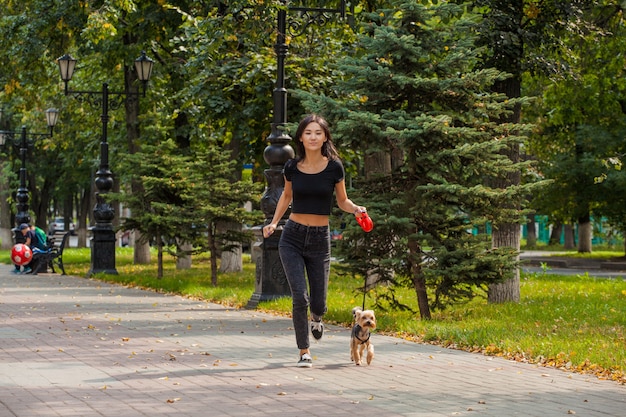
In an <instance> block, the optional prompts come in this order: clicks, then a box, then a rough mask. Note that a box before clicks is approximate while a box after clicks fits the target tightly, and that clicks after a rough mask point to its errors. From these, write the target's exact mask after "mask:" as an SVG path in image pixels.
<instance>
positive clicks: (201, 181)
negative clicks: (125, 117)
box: [115, 140, 258, 284]
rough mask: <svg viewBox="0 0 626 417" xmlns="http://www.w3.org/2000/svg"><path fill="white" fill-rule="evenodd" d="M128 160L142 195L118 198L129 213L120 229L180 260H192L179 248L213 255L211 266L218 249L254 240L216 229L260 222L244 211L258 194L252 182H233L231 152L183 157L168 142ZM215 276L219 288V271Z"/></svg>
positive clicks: (213, 151) (214, 150) (210, 149)
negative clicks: (134, 232) (183, 246)
mask: <svg viewBox="0 0 626 417" xmlns="http://www.w3.org/2000/svg"><path fill="white" fill-rule="evenodd" d="M125 162H126V163H127V164H128V165H127V167H128V171H129V172H132V173H133V174H134V175H135V176H136V177H138V178H139V179H141V181H142V184H143V192H140V193H132V194H131V193H125V194H119V195H116V196H115V198H119V199H120V200H121V201H122V202H124V204H125V205H126V206H127V207H128V208H129V209H130V211H131V216H130V217H128V218H125V219H124V222H123V226H122V228H124V229H137V230H140V231H141V232H142V233H143V234H144V235H145V236H146V237H147V238H148V239H151V240H153V241H154V242H155V243H156V244H157V247H159V249H161V248H162V247H163V246H171V247H173V248H175V249H174V250H172V251H170V253H171V254H173V255H176V256H189V255H190V253H184V252H182V250H181V244H183V243H191V244H192V245H193V248H194V251H196V252H197V251H210V252H211V260H212V264H213V265H217V255H218V251H220V250H229V249H230V248H231V247H229V243H228V242H243V241H249V240H250V236H249V235H248V234H246V233H242V232H235V231H225V232H218V231H217V229H216V224H217V223H218V222H220V221H231V222H236V223H239V224H243V223H248V222H253V221H255V220H258V219H257V216H256V215H255V213H250V212H247V211H246V210H245V209H244V207H243V205H244V203H245V202H246V201H249V200H252V199H254V198H255V192H258V190H257V189H255V187H254V186H253V184H252V183H244V182H241V181H240V182H234V183H233V182H231V181H229V179H230V178H232V175H233V170H234V169H235V167H236V166H237V164H236V163H235V161H231V160H230V159H229V156H228V153H227V152H224V151H223V150H220V149H219V148H217V147H215V146H213V147H208V148H207V149H206V150H203V151H198V152H196V153H194V154H193V155H185V154H181V152H180V151H178V150H177V148H176V145H175V144H174V142H173V141H172V140H168V141H164V142H162V143H160V144H159V145H158V146H151V145H144V147H143V149H142V151H141V152H139V153H136V154H130V155H127V156H126V158H125ZM159 259H160V260H161V256H159ZM213 274H214V276H213V279H214V284H217V269H216V268H214V270H213Z"/></svg>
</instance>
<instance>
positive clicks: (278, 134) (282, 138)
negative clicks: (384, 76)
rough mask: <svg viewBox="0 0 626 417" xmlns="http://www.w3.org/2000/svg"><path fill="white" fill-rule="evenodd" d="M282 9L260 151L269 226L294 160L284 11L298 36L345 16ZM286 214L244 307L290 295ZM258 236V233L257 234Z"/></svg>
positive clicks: (342, 9)
mask: <svg viewBox="0 0 626 417" xmlns="http://www.w3.org/2000/svg"><path fill="white" fill-rule="evenodd" d="M282 3H283V5H284V6H288V7H284V8H281V9H280V10H279V11H278V22H277V30H278V32H277V35H276V44H275V45H274V50H275V51H276V61H277V67H276V69H277V75H276V85H275V88H274V91H273V93H272V97H273V106H274V109H273V117H272V124H271V132H270V135H269V136H268V138H267V140H268V142H269V145H268V146H267V147H266V148H265V151H264V152H263V158H264V159H265V162H267V163H268V164H269V168H268V169H266V170H265V171H264V174H265V178H266V180H267V186H266V188H265V191H264V193H263V196H262V197H261V210H262V211H263V213H264V214H265V223H264V225H267V224H269V222H270V221H271V220H272V217H273V216H274V211H275V210H276V204H277V203H278V200H279V199H280V195H281V194H282V192H283V188H284V186H285V182H284V178H283V174H282V170H283V167H284V165H285V163H286V162H287V161H288V160H289V159H291V158H293V157H294V150H293V148H292V147H291V146H290V145H289V142H290V141H291V137H290V136H289V135H288V134H287V133H286V125H287V89H286V88H285V57H286V56H287V52H288V50H289V45H288V44H287V38H286V34H287V27H288V24H287V12H288V11H294V12H297V13H299V15H300V16H299V21H294V22H289V29H290V34H291V35H292V36H298V35H300V34H302V33H303V32H304V30H305V29H306V28H307V27H308V26H310V25H311V24H318V25H324V24H325V23H326V22H328V21H330V19H331V16H332V15H333V14H340V15H341V17H344V16H345V14H346V2H345V0H341V1H340V5H339V8H337V9H328V8H308V7H291V6H289V1H288V0H282ZM288 214H289V213H288V212H287V213H285V216H284V217H283V218H282V219H281V221H280V223H279V225H278V228H277V229H276V232H275V233H273V234H272V235H271V236H270V237H268V238H265V237H263V241H262V244H261V251H262V253H261V257H260V259H257V266H256V280H255V291H254V294H252V297H251V298H250V300H249V301H248V304H247V306H246V307H247V308H256V306H257V305H258V303H259V302H260V301H268V300H273V299H276V298H280V297H286V296H289V295H290V294H291V292H290V289H289V284H288V282H287V278H286V277H285V271H284V270H283V267H282V264H281V261H280V257H279V255H278V241H279V240H280V235H281V233H282V227H283V225H284V224H285V221H286V219H287V217H288ZM261 233H262V232H261Z"/></svg>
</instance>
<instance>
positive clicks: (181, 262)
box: [176, 239, 193, 269]
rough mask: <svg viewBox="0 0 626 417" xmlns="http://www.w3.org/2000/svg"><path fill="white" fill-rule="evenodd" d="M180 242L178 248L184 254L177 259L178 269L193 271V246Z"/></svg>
mask: <svg viewBox="0 0 626 417" xmlns="http://www.w3.org/2000/svg"><path fill="white" fill-rule="evenodd" d="M177 240H178V246H179V247H180V249H181V251H183V252H184V254H182V255H179V256H177V257H176V269H191V250H192V249H193V246H192V245H191V243H188V242H181V241H180V239H177Z"/></svg>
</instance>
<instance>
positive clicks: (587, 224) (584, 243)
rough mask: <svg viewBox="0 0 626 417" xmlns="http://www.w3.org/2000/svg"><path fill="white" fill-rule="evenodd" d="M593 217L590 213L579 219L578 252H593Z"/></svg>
mask: <svg viewBox="0 0 626 417" xmlns="http://www.w3.org/2000/svg"><path fill="white" fill-rule="evenodd" d="M592 234H593V233H592V228H591V217H590V216H589V214H587V215H585V216H583V217H581V218H580V219H578V252H579V253H591V238H592Z"/></svg>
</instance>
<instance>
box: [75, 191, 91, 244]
mask: <svg viewBox="0 0 626 417" xmlns="http://www.w3.org/2000/svg"><path fill="white" fill-rule="evenodd" d="M90 208H91V190H83V194H82V195H81V203H80V214H79V215H78V224H77V225H76V234H77V235H78V243H77V247H79V248H86V247H87V238H88V236H89V233H88V230H87V219H89V218H90V217H89V211H90V210H89V209H90Z"/></svg>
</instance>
